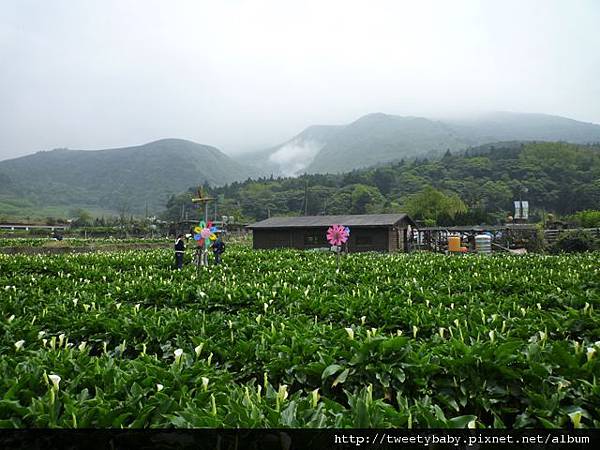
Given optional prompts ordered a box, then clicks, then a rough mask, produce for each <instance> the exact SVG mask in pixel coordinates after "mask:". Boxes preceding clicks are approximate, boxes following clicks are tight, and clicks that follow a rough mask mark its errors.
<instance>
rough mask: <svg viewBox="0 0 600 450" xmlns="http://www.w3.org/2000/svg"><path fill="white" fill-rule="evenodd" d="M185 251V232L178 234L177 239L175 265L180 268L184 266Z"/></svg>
mask: <svg viewBox="0 0 600 450" xmlns="http://www.w3.org/2000/svg"><path fill="white" fill-rule="evenodd" d="M184 253H185V242H184V240H183V234H180V235H179V236H177V240H176V241H175V265H176V266H177V269H178V270H180V269H181V268H182V267H183V254H184Z"/></svg>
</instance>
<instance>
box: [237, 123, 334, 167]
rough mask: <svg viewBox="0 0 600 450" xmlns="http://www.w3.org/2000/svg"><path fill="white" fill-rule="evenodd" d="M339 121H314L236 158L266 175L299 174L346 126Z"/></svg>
mask: <svg viewBox="0 0 600 450" xmlns="http://www.w3.org/2000/svg"><path fill="white" fill-rule="evenodd" d="M343 128H344V127H343V126H336V125H313V126H311V127H308V128H307V129H305V130H304V131H302V132H301V133H300V134H298V135H296V136H294V137H293V138H292V139H290V140H289V141H287V142H284V143H283V144H280V145H277V146H275V147H272V148H269V149H266V150H261V151H258V152H250V153H245V154H241V155H239V156H237V158H236V159H237V161H239V162H240V163H243V164H248V165H251V166H253V167H256V168H257V169H258V170H260V172H261V173H262V174H264V175H270V174H273V175H286V176H290V175H297V174H299V173H301V172H302V171H303V170H304V169H306V167H307V166H308V165H309V164H310V162H311V161H312V160H313V159H314V157H315V156H316V155H317V154H318V153H319V152H320V151H321V149H322V148H323V147H325V146H326V145H327V144H328V143H329V142H330V141H331V140H332V139H333V138H334V137H335V135H336V134H337V133H338V132H339V131H340V130H341V129H343Z"/></svg>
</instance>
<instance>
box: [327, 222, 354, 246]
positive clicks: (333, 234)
mask: <svg viewBox="0 0 600 450" xmlns="http://www.w3.org/2000/svg"><path fill="white" fill-rule="evenodd" d="M348 234H349V233H348V232H347V231H346V228H345V227H343V226H342V225H331V226H330V227H329V229H328V230H327V241H328V242H329V243H330V244H331V245H336V246H339V245H342V244H344V243H345V242H346V241H347V240H348Z"/></svg>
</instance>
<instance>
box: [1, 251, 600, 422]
mask: <svg viewBox="0 0 600 450" xmlns="http://www.w3.org/2000/svg"><path fill="white" fill-rule="evenodd" d="M172 259H173V255H172V250H152V251H147V252H125V253H96V254H71V255H63V256H54V257H48V256H36V257H31V256H27V255H0V290H1V292H2V294H1V295H2V297H1V298H2V302H1V303H0V308H1V310H0V321H1V322H0V323H1V324H2V330H3V332H2V334H0V353H1V354H2V358H0V370H1V371H2V374H3V376H2V378H0V392H1V393H2V398H1V400H0V427H22V428H24V427H28V428H31V427H65V428H78V427H82V428H95V427H117V428H119V427H121V426H123V427H126V428H127V427H133V428H142V427H143V428H146V427H221V426H222V427H378V428H387V427H408V426H413V427H436V428H438V427H465V426H467V424H469V423H470V422H473V423H475V424H476V425H477V426H479V427H483V426H485V427H517V428H520V427H546V426H550V427H561V428H565V427H569V426H571V424H574V420H573V417H577V418H578V419H580V420H578V421H577V424H578V426H580V427H594V428H598V427H599V426H600V406H599V405H600V389H599V386H598V379H597V378H598V377H597V374H598V372H599V370H600V357H599V354H600V347H599V345H600V344H599V343H598V342H597V341H598V336H599V330H600V316H599V314H598V310H599V306H600V300H599V299H600V283H599V280H598V277H597V274H596V273H595V272H594V269H595V268H596V267H598V266H600V253H586V254H576V255H561V256H557V257H552V256H542V255H526V256H523V257H514V256H505V255H497V256H493V257H487V258H484V257H478V256H473V255H471V256H465V257H461V258H451V257H446V256H444V255H438V254H426V253H420V254H413V255H406V254H398V255H385V256H375V255H371V254H351V255H347V257H344V258H343V260H342V262H341V270H340V271H339V272H336V270H335V268H336V260H335V257H333V256H332V255H329V254H316V253H308V252H306V253H305V252H299V251H293V250H278V251H252V250H250V249H246V248H242V247H238V246H235V245H232V246H230V247H229V248H228V251H227V254H226V258H225V262H224V264H223V265H222V266H211V267H209V268H206V269H204V270H202V271H201V272H200V273H199V274H198V273H197V272H196V270H195V268H193V267H191V266H187V267H185V268H184V269H183V270H182V271H173V270H172V264H173V261H172ZM22 341H23V342H22ZM178 349H181V354H180V353H179V351H178ZM51 375H58V376H60V382H59V383H57V384H55V382H56V380H57V379H56V378H55V377H54V379H55V382H53V381H52V378H50V376H51Z"/></svg>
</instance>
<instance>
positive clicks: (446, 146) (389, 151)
mask: <svg viewBox="0 0 600 450" xmlns="http://www.w3.org/2000/svg"><path fill="white" fill-rule="evenodd" d="M326 127H327V126H324V125H320V126H313V127H309V128H307V129H306V130H304V131H303V132H302V133H300V134H299V135H298V136H296V137H294V138H293V139H292V140H290V141H288V142H286V143H284V144H281V145H279V146H275V147H273V148H271V149H267V150H263V151H261V152H256V153H254V154H253V155H252V158H253V159H254V165H255V167H257V168H260V169H261V173H262V174H263V175H270V174H275V175H281V174H284V175H290V174H300V173H304V172H307V173H341V172H346V171H349V170H353V169H359V168H365V167H370V166H374V165H377V164H382V163H387V162H391V161H399V160H401V159H406V158H414V157H423V156H439V155H441V154H443V153H444V152H446V151H447V150H451V151H461V150H466V149H468V148H469V147H473V146H478V145H483V144H487V143H493V142H498V141H513V140H519V141H564V142H570V143H575V144H586V143H595V142H600V125H597V124H593V123H586V122H580V121H577V120H573V119H568V118H565V117H560V116H552V115H547V114H536V113H513V112H493V113H487V114H481V115H478V116H475V117H471V118H463V119H436V120H433V119H428V118H424V117H412V116H396V115H390V114H384V113H373V114H367V115H365V116H363V117H360V118H359V119H358V120H356V121H354V122H352V123H350V124H348V125H342V126H336V127H335V132H333V133H329V134H327V135H325V136H321V137H320V139H318V142H320V143H321V148H320V149H319V150H318V152H315V153H314V155H313V156H312V157H311V158H306V159H305V160H304V161H303V162H304V165H303V166H302V167H300V165H299V164H297V161H293V162H295V163H296V164H295V165H292V166H291V167H290V164H289V162H288V161H287V160H285V159H281V160H279V161H277V159H276V158H274V155H276V154H277V152H279V151H281V150H283V149H286V148H289V147H290V143H293V142H295V141H298V140H300V141H303V142H306V141H308V140H309V137H310V130H311V129H319V128H326ZM286 164H287V166H286Z"/></svg>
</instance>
